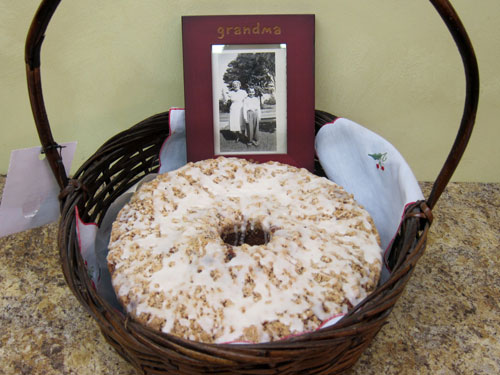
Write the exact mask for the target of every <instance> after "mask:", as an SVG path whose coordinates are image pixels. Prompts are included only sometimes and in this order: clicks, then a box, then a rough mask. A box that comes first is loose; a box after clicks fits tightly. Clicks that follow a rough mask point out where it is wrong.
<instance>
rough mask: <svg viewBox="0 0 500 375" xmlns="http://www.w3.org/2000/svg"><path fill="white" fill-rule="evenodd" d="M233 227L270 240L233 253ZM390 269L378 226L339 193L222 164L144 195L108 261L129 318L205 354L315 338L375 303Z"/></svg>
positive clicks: (275, 167)
mask: <svg viewBox="0 0 500 375" xmlns="http://www.w3.org/2000/svg"><path fill="white" fill-rule="evenodd" d="M231 227H234V232H235V233H246V232H248V229H250V230H253V229H254V227H258V228H259V229H260V230H262V231H264V232H265V233H267V234H269V238H268V241H267V242H266V243H265V244H260V245H249V244H247V243H242V244H241V245H240V242H238V243H237V245H235V246H233V245H230V244H228V243H225V242H224V240H223V238H222V237H221V235H222V234H223V231H224V230H227V228H231ZM248 227H250V228H248ZM381 265H382V263H381V249H380V246H379V238H378V234H377V231H376V229H375V226H374V224H373V221H372V219H371V218H370V216H369V215H368V213H367V212H366V211H365V210H364V209H363V208H362V207H361V206H360V205H359V204H357V203H356V202H355V201H354V198H353V196H352V195H350V194H348V193H347V192H345V191H344V190H343V189H342V188H341V187H340V186H338V185H336V184H335V183H333V182H331V181H329V180H327V179H325V178H321V177H317V176H314V175H312V174H311V173H309V172H308V171H306V170H305V169H298V168H295V167H291V166H288V165H284V164H280V163H277V162H268V163H264V164H256V163H251V162H249V161H246V160H243V159H236V158H223V157H221V158H217V159H210V160H205V161H201V162H197V163H189V164H188V165H186V166H184V167H182V168H180V169H178V170H176V171H173V172H169V173H167V174H163V175H160V176H158V177H157V178H156V179H155V180H153V181H150V182H148V183H145V184H143V185H142V186H141V188H140V189H139V190H138V191H137V192H136V193H135V194H134V196H133V197H132V199H131V200H130V202H129V203H128V204H127V205H126V206H125V207H124V208H123V209H122V210H121V211H120V213H119V215H118V217H117V219H116V221H115V222H114V224H113V229H112V233H111V240H110V244H109V254H108V266H109V270H110V272H111V275H112V283H113V287H114V288H115V291H116V293H117V296H118V299H119V300H120V301H121V303H122V304H123V305H124V306H125V308H126V310H127V312H128V313H130V314H131V315H132V316H133V317H134V318H135V319H136V320H138V321H140V322H142V323H143V324H145V325H148V326H149V327H151V328H153V329H156V330H159V331H163V332H167V333H171V334H174V335H178V336H181V337H184V338H188V339H191V340H196V341H202V342H207V343H223V342H232V341H249V342H265V341H273V340H278V339H280V338H283V337H286V336H289V335H292V334H297V333H301V332H305V331H311V330H314V329H316V328H318V327H319V326H320V324H321V322H322V321H324V320H326V319H328V318H330V317H332V316H333V315H336V314H339V313H345V312H347V310H348V309H349V308H352V307H353V306H354V305H356V304H357V303H358V302H360V301H361V300H362V299H363V298H365V297H366V296H367V294H368V293H369V292H370V291H372V290H373V289H374V288H375V287H376V284H377V282H378V279H379V276H380V270H381Z"/></svg>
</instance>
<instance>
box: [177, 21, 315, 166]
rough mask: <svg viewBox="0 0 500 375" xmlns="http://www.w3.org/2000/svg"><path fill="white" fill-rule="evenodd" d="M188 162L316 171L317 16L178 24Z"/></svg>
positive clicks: (184, 22)
mask: <svg viewBox="0 0 500 375" xmlns="http://www.w3.org/2000/svg"><path fill="white" fill-rule="evenodd" d="M182 28H183V31H182V33H183V34H182V35H183V55H184V88H185V107H186V139H187V156H188V161H198V160H202V159H208V158H212V157H217V156H220V155H224V156H238V157H244V158H248V159H253V160H256V161H261V162H264V161H268V160H276V161H280V162H283V163H288V164H291V165H295V166H298V167H304V168H307V169H309V170H313V167H314V16H313V15H248V16H186V17H183V18H182Z"/></svg>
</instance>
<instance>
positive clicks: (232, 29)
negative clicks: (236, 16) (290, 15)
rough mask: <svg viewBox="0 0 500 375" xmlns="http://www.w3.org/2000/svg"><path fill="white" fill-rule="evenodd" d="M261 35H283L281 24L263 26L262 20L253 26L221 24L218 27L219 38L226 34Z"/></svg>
mask: <svg viewBox="0 0 500 375" xmlns="http://www.w3.org/2000/svg"><path fill="white" fill-rule="evenodd" d="M231 34H233V35H251V34H254V35H260V34H274V35H281V27H280V26H277V25H275V26H261V24H260V22H257V23H256V24H255V25H254V26H253V27H252V26H226V27H224V26H219V27H218V28H217V39H224V38H225V37H226V35H231Z"/></svg>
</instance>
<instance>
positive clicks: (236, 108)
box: [222, 81, 247, 142]
mask: <svg viewBox="0 0 500 375" xmlns="http://www.w3.org/2000/svg"><path fill="white" fill-rule="evenodd" d="M246 97H247V92H246V91H245V90H242V89H241V82H240V81H233V83H232V85H231V91H224V90H222V98H223V100H224V102H227V101H228V100H231V106H230V107H229V130H230V131H232V132H234V133H235V134H236V142H238V141H239V140H240V139H242V138H243V137H242V135H244V119H243V100H244V99H245V98H246Z"/></svg>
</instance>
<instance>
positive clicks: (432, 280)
mask: <svg viewBox="0 0 500 375" xmlns="http://www.w3.org/2000/svg"><path fill="white" fill-rule="evenodd" d="M3 183H4V178H3V177H0V190H1V189H2V187H3ZM422 187H423V190H424V193H425V194H427V193H428V191H429V189H430V185H429V184H427V183H423V184H422ZM434 216H435V221H434V224H433V226H432V229H431V232H430V235H429V242H428V246H427V250H426V253H425V254H424V256H423V257H422V258H421V259H420V261H419V263H418V265H417V268H416V270H415V272H414V274H413V276H412V278H411V279H410V281H409V283H408V285H407V288H406V290H405V292H404V294H403V296H402V297H401V299H400V300H399V301H398V303H397V304H396V307H395V308H394V310H393V312H392V314H391V316H390V317H389V320H388V324H387V325H385V326H384V327H383V328H382V330H381V331H380V333H379V334H378V336H377V337H376V338H375V340H374V341H373V342H372V344H371V346H370V347H369V348H368V349H367V350H366V351H365V353H364V354H363V355H362V357H361V358H360V360H359V361H358V363H357V364H356V365H355V367H354V368H353V369H352V370H350V371H349V372H348V375H357V374H363V375H371V374H373V375H375V374H377V375H379V374H386V375H392V374H394V375H395V374H398V375H399V374H422V375H425V374H429V375H430V374H464V375H465V374H500V256H499V255H500V184H478V183H452V184H450V185H449V186H448V188H447V189H446V191H445V192H444V194H443V196H442V197H441V199H440V200H439V202H438V204H437V207H436V209H435V210H434ZM56 236H57V225H56V224H51V225H47V226H44V227H42V228H37V229H33V230H29V231H25V232H22V233H19V234H15V235H10V236H7V237H4V238H1V239H0V374H6V375H10V374H47V375H52V374H54V375H59V374H78V375H97V374H117V375H132V374H135V371H134V369H133V368H132V367H131V366H130V365H129V364H128V363H127V362H125V361H124V360H123V359H121V357H120V356H118V355H117V354H116V353H115V351H114V350H113V349H112V348H111V347H110V346H109V345H108V344H107V343H106V342H105V340H104V338H103V337H102V336H101V334H100V332H99V329H98V327H97V325H96V324H95V323H94V321H93V320H92V319H91V318H90V317H89V315H88V314H87V313H86V311H85V310H84V308H83V307H82V306H80V304H79V303H78V302H77V300H76V298H75V297H73V295H72V294H71V292H70V290H69V288H68V287H67V286H66V284H65V281H64V278H63V275H62V272H61V269H60V266H59V258H58V257H59V255H58V250H57V244H56Z"/></svg>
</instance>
